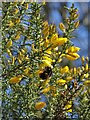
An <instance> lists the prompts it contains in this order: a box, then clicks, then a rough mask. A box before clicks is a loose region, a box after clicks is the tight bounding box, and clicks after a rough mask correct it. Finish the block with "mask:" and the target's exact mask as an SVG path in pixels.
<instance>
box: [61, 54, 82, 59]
mask: <svg viewBox="0 0 90 120" xmlns="http://www.w3.org/2000/svg"><path fill="white" fill-rule="evenodd" d="M63 56H64V57H66V58H67V59H68V60H77V59H78V58H79V57H80V56H79V55H78V54H77V53H68V54H64V55H63Z"/></svg>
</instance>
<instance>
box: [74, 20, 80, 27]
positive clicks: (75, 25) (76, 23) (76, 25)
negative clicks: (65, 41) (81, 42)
mask: <svg viewBox="0 0 90 120" xmlns="http://www.w3.org/2000/svg"><path fill="white" fill-rule="evenodd" d="M78 26H79V20H78V21H77V22H75V24H74V27H75V28H78Z"/></svg>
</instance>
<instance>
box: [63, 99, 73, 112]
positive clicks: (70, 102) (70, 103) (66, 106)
mask: <svg viewBox="0 0 90 120" xmlns="http://www.w3.org/2000/svg"><path fill="white" fill-rule="evenodd" d="M64 108H65V110H66V112H72V101H69V102H68V103H67V104H66V105H65V107H64Z"/></svg>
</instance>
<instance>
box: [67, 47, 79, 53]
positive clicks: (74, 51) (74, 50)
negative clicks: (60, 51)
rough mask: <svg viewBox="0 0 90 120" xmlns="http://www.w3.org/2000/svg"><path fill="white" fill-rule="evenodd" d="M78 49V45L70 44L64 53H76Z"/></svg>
mask: <svg viewBox="0 0 90 120" xmlns="http://www.w3.org/2000/svg"><path fill="white" fill-rule="evenodd" d="M79 50H80V48H79V47H75V46H71V47H69V48H68V49H67V50H66V53H76V52H78V51H79Z"/></svg>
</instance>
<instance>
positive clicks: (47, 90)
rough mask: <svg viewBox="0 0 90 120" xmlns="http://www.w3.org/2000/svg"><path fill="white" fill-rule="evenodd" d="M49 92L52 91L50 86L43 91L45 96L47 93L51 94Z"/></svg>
mask: <svg viewBox="0 0 90 120" xmlns="http://www.w3.org/2000/svg"><path fill="white" fill-rule="evenodd" d="M49 91H50V86H48V87H47V88H44V89H43V90H42V93H43V94H45V93H47V92H49Z"/></svg>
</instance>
